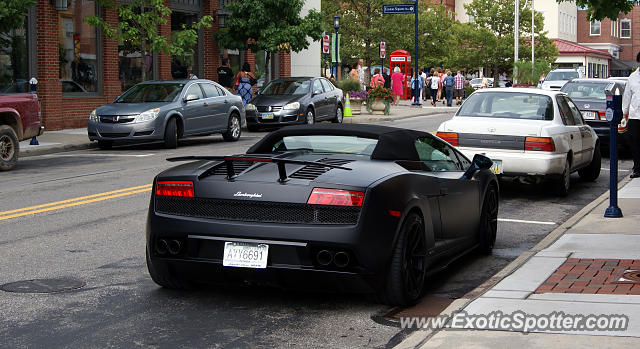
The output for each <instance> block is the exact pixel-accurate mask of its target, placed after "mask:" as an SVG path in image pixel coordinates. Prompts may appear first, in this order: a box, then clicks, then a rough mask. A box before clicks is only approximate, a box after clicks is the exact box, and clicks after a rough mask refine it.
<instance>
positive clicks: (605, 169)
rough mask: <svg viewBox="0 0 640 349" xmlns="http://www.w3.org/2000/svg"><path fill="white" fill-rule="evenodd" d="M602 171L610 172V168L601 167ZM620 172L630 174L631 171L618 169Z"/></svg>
mask: <svg viewBox="0 0 640 349" xmlns="http://www.w3.org/2000/svg"><path fill="white" fill-rule="evenodd" d="M600 169H601V170H604V171H609V169H608V168H605V167H600ZM620 171H622V172H629V170H621V169H618V172H620Z"/></svg>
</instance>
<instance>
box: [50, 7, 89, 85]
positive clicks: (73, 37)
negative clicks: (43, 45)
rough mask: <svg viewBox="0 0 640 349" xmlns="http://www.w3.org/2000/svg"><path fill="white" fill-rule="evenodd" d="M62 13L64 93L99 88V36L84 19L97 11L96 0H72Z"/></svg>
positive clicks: (60, 38)
mask: <svg viewBox="0 0 640 349" xmlns="http://www.w3.org/2000/svg"><path fill="white" fill-rule="evenodd" d="M58 15H59V16H60V22H59V23H60V36H59V41H58V51H59V55H58V59H59V62H60V80H61V82H62V92H63V93H88V92H97V91H98V38H97V33H98V32H97V30H96V28H95V27H92V26H90V25H89V24H87V23H85V22H84V21H83V18H85V17H87V16H94V15H96V2H95V1H94V0H68V7H67V10H66V11H60V12H58Z"/></svg>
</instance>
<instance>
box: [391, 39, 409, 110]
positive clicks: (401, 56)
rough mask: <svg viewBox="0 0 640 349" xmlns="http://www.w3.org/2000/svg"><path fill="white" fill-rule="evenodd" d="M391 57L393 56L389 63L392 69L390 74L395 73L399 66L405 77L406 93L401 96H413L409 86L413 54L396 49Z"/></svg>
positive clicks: (406, 97) (407, 97)
mask: <svg viewBox="0 0 640 349" xmlns="http://www.w3.org/2000/svg"><path fill="white" fill-rule="evenodd" d="M389 57H391V58H390V63H389V68H390V69H391V72H390V74H393V70H394V69H395V67H399V68H400V72H401V73H402V74H403V75H404V77H405V82H404V88H403V91H404V93H403V95H402V96H401V98H402V99H409V98H411V89H410V88H409V83H411V56H410V55H409V52H407V51H405V50H396V51H393V52H391V55H390V56H389Z"/></svg>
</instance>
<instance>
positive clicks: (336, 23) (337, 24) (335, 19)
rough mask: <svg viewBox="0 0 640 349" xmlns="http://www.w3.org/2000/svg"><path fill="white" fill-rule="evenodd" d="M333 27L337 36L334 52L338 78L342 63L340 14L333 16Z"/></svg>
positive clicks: (336, 77)
mask: <svg viewBox="0 0 640 349" xmlns="http://www.w3.org/2000/svg"><path fill="white" fill-rule="evenodd" d="M333 28H335V30H336V37H335V40H334V43H335V47H334V48H333V53H334V55H335V60H336V70H335V79H336V80H338V67H339V64H340V63H339V62H338V29H340V16H338V15H335V16H333Z"/></svg>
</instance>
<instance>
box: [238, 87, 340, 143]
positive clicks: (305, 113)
mask: <svg viewBox="0 0 640 349" xmlns="http://www.w3.org/2000/svg"><path fill="white" fill-rule="evenodd" d="M343 108H344V101H343V94H342V90H341V89H339V88H337V87H335V86H334V85H333V84H332V83H331V82H329V80H327V79H325V78H312V77H291V78H282V79H276V80H272V81H270V82H269V83H267V85H266V86H265V87H264V88H263V89H261V90H260V91H259V92H258V95H257V96H256V97H255V98H253V99H252V100H251V102H249V104H247V107H246V109H247V128H248V129H249V131H257V130H258V129H260V128H262V127H273V126H284V125H291V124H313V123H316V122H317V121H323V120H330V121H332V122H336V123H342V117H343Z"/></svg>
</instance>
